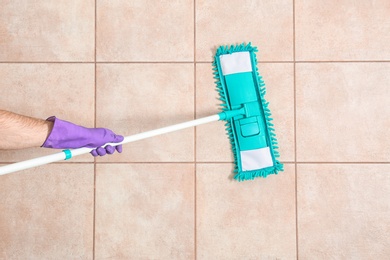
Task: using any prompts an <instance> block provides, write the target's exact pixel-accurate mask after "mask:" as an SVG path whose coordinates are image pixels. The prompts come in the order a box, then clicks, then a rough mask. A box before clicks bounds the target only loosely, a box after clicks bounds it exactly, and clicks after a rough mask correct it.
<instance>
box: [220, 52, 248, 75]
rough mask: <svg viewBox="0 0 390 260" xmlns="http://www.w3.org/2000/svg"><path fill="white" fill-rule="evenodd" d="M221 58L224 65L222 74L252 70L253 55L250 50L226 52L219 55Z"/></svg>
mask: <svg viewBox="0 0 390 260" xmlns="http://www.w3.org/2000/svg"><path fill="white" fill-rule="evenodd" d="M219 60H220V62H221V66H222V74H223V75H225V76H226V75H229V74H234V73H241V72H251V71H252V63H251V57H250V54H249V52H248V51H245V52H235V53H232V54H224V55H221V56H219Z"/></svg>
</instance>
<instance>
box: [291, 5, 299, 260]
mask: <svg viewBox="0 0 390 260" xmlns="http://www.w3.org/2000/svg"><path fill="white" fill-rule="evenodd" d="M292 11H293V60H294V65H293V74H294V161H295V164H294V171H295V250H296V251H295V252H296V257H297V260H298V259H299V233H298V232H299V230H298V166H297V81H296V78H297V77H296V76H297V74H296V45H295V43H296V38H295V37H296V35H295V0H293V10H292Z"/></svg>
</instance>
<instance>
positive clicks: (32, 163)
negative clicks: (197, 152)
mask: <svg viewBox="0 0 390 260" xmlns="http://www.w3.org/2000/svg"><path fill="white" fill-rule="evenodd" d="M225 118H226V115H225V112H222V113H219V114H216V115H212V116H208V117H204V118H199V119H196V120H192V121H188V122H184V123H180V124H176V125H171V126H167V127H163V128H159V129H155V130H151V131H147V132H144V133H139V134H135V135H130V136H126V137H125V138H124V140H123V141H122V142H120V143H107V144H105V145H104V146H103V147H105V146H107V145H112V146H116V145H120V144H126V143H130V142H135V141H138V140H142V139H146V138H149V137H153V136H157V135H162V134H165V133H170V132H174V131H178V130H181V129H185V128H189V127H193V126H197V125H202V124H206V123H210V122H214V121H218V120H224V119H225ZM93 149H94V148H78V149H67V150H63V151H62V152H59V153H55V154H51V155H47V156H42V157H38V158H34V159H30V160H26V161H22V162H17V163H12V164H8V165H5V166H0V175H4V174H7V173H12V172H16V171H21V170H25V169H29V168H33V167H37V166H41V165H44V164H49V163H53V162H57V161H62V160H68V159H70V158H72V157H74V156H77V155H82V154H86V153H89V152H91V151H92V150H93Z"/></svg>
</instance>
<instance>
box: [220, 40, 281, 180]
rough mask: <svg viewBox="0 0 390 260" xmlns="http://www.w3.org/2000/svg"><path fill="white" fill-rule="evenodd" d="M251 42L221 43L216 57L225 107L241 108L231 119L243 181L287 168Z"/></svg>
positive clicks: (237, 174) (237, 173)
mask: <svg viewBox="0 0 390 260" xmlns="http://www.w3.org/2000/svg"><path fill="white" fill-rule="evenodd" d="M255 52H257V48H256V47H253V46H251V44H250V43H249V44H247V45H245V44H241V45H236V46H230V47H228V46H221V47H219V48H218V50H217V52H216V55H215V58H214V63H213V66H214V78H215V79H216V84H217V90H218V92H219V94H220V99H221V100H222V102H223V103H222V104H221V106H222V110H223V112H225V113H229V112H230V111H241V113H237V114H235V115H234V116H233V117H227V118H221V119H222V120H227V123H226V129H227V133H228V136H229V138H230V141H231V145H232V149H233V154H234V159H235V165H236V166H235V170H234V172H235V175H234V178H235V179H236V180H239V181H243V180H253V179H254V178H255V177H266V176H268V175H269V174H277V173H278V172H279V171H283V165H282V164H281V163H280V162H279V161H278V159H277V158H278V157H279V152H278V151H277V149H278V146H277V139H276V135H275V132H274V124H273V123H272V122H271V121H272V118H271V112H270V110H269V108H268V104H269V103H268V102H267V101H266V100H265V98H264V96H265V93H266V89H265V84H264V82H263V80H262V77H261V76H260V75H259V72H258V69H257V60H256V55H255Z"/></svg>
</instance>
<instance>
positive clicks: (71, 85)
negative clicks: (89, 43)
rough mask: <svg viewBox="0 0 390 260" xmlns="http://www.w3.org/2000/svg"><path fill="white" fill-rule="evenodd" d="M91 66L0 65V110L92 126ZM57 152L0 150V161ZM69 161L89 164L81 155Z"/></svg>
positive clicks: (45, 150) (11, 160)
mask: <svg viewBox="0 0 390 260" xmlns="http://www.w3.org/2000/svg"><path fill="white" fill-rule="evenodd" d="M94 73H95V72H94V65H93V64H53V63H51V64H0V78H1V81H0V104H1V109H5V110H9V111H12V112H15V113H18V114H22V115H27V116H32V117H36V118H42V119H46V118H47V117H49V116H52V115H55V116H57V117H58V118H61V119H63V120H67V121H71V122H73V123H76V124H80V125H83V126H86V127H93V126H94V102H95V101H94ZM56 152H58V150H54V149H44V148H32V149H25V150H13V151H1V156H0V162H15V161H20V160H26V159H31V158H35V157H39V156H42V155H47V154H52V153H56ZM72 161H92V156H91V155H89V154H88V155H82V156H79V157H77V158H74V159H72Z"/></svg>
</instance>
